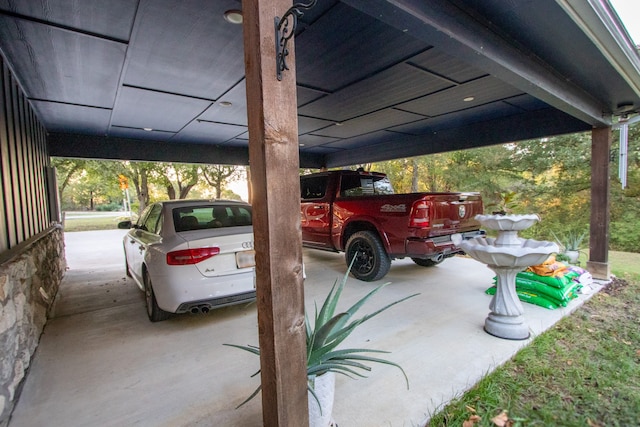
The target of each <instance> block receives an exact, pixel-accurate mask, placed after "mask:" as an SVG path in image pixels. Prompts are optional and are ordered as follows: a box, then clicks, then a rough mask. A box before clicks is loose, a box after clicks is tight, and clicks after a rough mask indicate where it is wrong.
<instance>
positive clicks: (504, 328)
mask: <svg viewBox="0 0 640 427" xmlns="http://www.w3.org/2000/svg"><path fill="white" fill-rule="evenodd" d="M475 219H476V220H477V221H478V222H480V224H481V225H482V226H483V227H484V228H488V229H491V230H497V231H498V237H496V238H492V237H487V238H484V237H475V238H473V239H469V240H462V236H460V235H456V236H454V237H453V238H452V240H453V242H454V243H455V244H456V246H458V247H459V248H461V249H462V250H463V251H465V252H466V253H467V255H469V256H471V257H472V258H474V259H476V260H477V261H480V262H482V263H484V264H487V266H488V267H489V268H490V269H492V270H493V271H494V272H495V273H496V276H497V279H498V280H497V283H496V293H495V295H494V296H493V298H492V299H491V303H490V304H489V309H490V310H491V312H490V313H489V316H488V317H487V319H486V320H485V323H484V330H485V331H487V333H489V334H491V335H494V336H496V337H499V338H506V339H512V340H523V339H527V338H529V327H528V325H527V323H526V322H525V320H524V316H523V313H524V310H523V308H522V303H521V302H520V299H518V294H517V293H516V275H517V274H518V273H519V272H521V271H523V270H525V269H526V268H527V267H529V266H531V265H538V264H541V263H543V262H544V261H545V260H546V259H547V258H548V257H549V255H550V254H552V253H554V252H558V245H556V244H555V243H553V242H545V241H537V240H532V239H523V238H520V237H518V231H521V230H525V229H527V228H529V227H531V226H532V225H533V224H535V223H536V222H537V221H539V220H540V217H538V215H535V214H531V215H476V217H475Z"/></svg>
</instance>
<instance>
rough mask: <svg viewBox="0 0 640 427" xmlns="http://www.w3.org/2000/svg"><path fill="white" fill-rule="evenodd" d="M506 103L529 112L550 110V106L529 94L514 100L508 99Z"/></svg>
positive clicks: (515, 97) (516, 97)
mask: <svg viewBox="0 0 640 427" xmlns="http://www.w3.org/2000/svg"><path fill="white" fill-rule="evenodd" d="M505 102H508V103H509V104H511V105H515V106H516V107H518V108H522V109H523V110H527V111H535V110H541V109H543V108H549V104H547V103H546V102H544V101H540V100H539V99H537V98H534V97H533V96H531V95H529V94H525V95H520V96H514V97H513V98H509V99H506V100H505Z"/></svg>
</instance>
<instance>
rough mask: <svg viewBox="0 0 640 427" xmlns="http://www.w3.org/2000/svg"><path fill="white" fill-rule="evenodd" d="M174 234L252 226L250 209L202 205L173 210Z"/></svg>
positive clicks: (245, 207) (246, 207) (235, 206)
mask: <svg viewBox="0 0 640 427" xmlns="http://www.w3.org/2000/svg"><path fill="white" fill-rule="evenodd" d="M173 223H174V225H175V229H176V232H181V231H191V230H202V229H207V228H221V227H239V226H246V225H252V222H251V207H250V206H238V205H203V206H188V207H181V208H174V209H173Z"/></svg>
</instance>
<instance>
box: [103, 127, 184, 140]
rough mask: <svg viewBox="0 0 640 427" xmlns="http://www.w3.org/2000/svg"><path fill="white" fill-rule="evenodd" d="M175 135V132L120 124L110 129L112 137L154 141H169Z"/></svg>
mask: <svg viewBox="0 0 640 427" xmlns="http://www.w3.org/2000/svg"><path fill="white" fill-rule="evenodd" d="M174 135H175V133H174V132H162V131H157V130H150V131H146V130H144V129H135V128H126V127H119V126H111V128H110V129H109V136H111V137H122V138H133V139H148V140H152V141H168V140H169V139H171V138H172V137H173V136H174Z"/></svg>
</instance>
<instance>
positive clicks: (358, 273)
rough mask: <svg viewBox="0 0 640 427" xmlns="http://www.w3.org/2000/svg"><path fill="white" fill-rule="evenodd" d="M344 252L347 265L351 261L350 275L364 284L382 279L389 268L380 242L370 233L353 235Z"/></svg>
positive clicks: (361, 232) (364, 232) (387, 256)
mask: <svg viewBox="0 0 640 427" xmlns="http://www.w3.org/2000/svg"><path fill="white" fill-rule="evenodd" d="M345 252H346V254H345V255H346V261H347V265H351V261H352V260H353V266H352V267H351V274H353V275H354V277H355V278H357V279H359V280H362V281H365V282H372V281H374V280H379V279H382V278H383V277H384V276H385V275H386V274H387V273H388V272H389V268H390V267H391V259H390V258H389V255H387V252H386V251H385V249H384V246H383V245H382V242H381V241H380V239H379V238H378V236H376V234H375V233H373V232H371V231H358V232H357V233H353V235H352V236H351V237H349V240H348V241H347V248H346V251H345ZM354 258H355V259H354Z"/></svg>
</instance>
